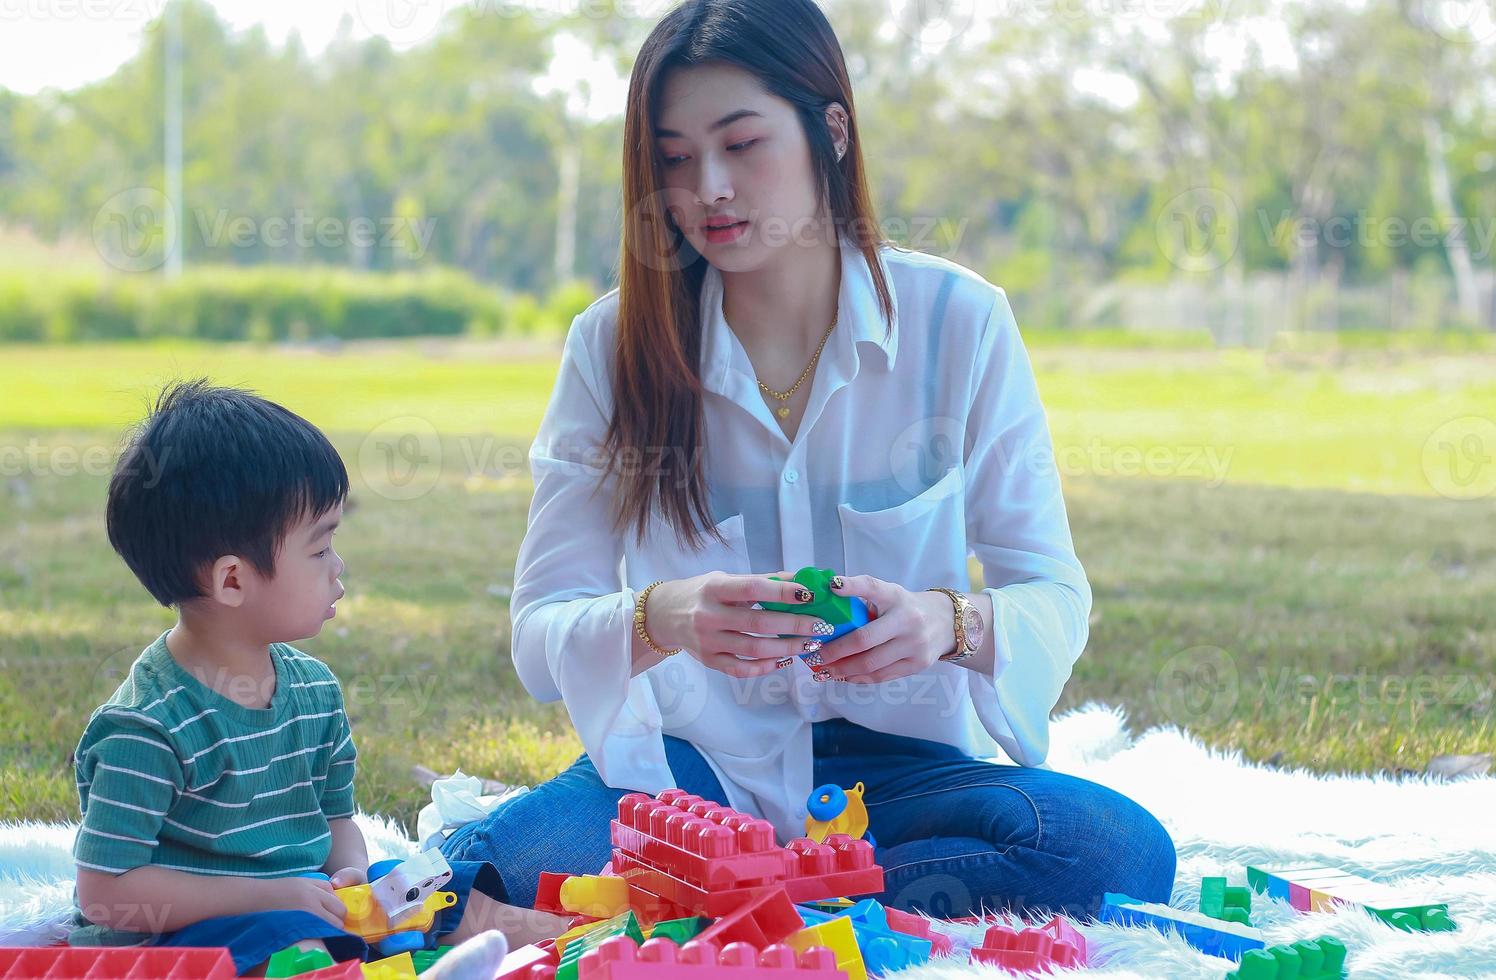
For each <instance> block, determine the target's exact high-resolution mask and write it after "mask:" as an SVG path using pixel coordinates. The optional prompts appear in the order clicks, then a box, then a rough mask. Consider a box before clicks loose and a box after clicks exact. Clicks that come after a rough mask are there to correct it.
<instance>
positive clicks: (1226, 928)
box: [1099, 892, 1266, 960]
mask: <svg viewBox="0 0 1496 980" xmlns="http://www.w3.org/2000/svg"><path fill="white" fill-rule="evenodd" d="M1099 918H1100V919H1101V921H1103V922H1111V923H1115V924H1117V925H1133V926H1149V927H1151V928H1154V929H1158V930H1159V931H1161V932H1172V933H1174V934H1176V935H1178V936H1179V937H1180V938H1181V939H1183V940H1184V941H1185V942H1187V943H1189V944H1190V945H1191V946H1193V947H1195V948H1196V949H1198V950H1199V951H1200V952H1202V953H1208V954H1210V955H1211V956H1224V957H1226V958H1227V959H1232V960H1240V959H1241V958H1242V957H1243V956H1245V955H1246V953H1247V951H1249V950H1253V949H1263V948H1265V946H1266V943H1264V942H1263V940H1262V931H1261V930H1260V929H1254V928H1252V927H1251V926H1246V925H1242V924H1241V923H1237V922H1226V921H1224V920H1220V919H1212V918H1210V917H1209V916H1206V915H1201V914H1200V913H1198V912H1186V911H1184V910H1183V909H1176V908H1172V907H1170V906H1168V905H1160V904H1158V903H1157V902H1144V901H1140V900H1138V899H1136V898H1132V897H1130V896H1128V895H1121V894H1118V893H1116V892H1107V893H1106V894H1105V896H1103V898H1102V902H1101V915H1100V916H1099Z"/></svg>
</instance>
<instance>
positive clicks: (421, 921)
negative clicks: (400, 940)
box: [333, 885, 457, 943]
mask: <svg viewBox="0 0 1496 980" xmlns="http://www.w3.org/2000/svg"><path fill="white" fill-rule="evenodd" d="M333 894H335V895H337V896H338V898H340V899H342V900H343V904H344V905H345V906H346V907H347V908H348V915H347V916H346V917H345V918H344V919H343V929H344V930H345V931H347V932H351V933H355V934H357V935H359V936H362V937H363V938H364V941H365V942H367V943H377V942H379V940H381V939H383V938H385V937H386V936H393V935H394V934H395V933H397V932H427V931H428V930H430V929H431V926H432V923H434V922H435V921H436V913H438V912H440V911H441V910H442V909H444V908H449V907H451V906H453V905H456V904H457V893H456V892H432V893H431V894H430V895H427V896H426V902H425V904H424V905H422V906H421V908H420V909H419V910H418V911H416V912H414V913H412V914H411V915H408V916H406V917H405V918H403V919H401V920H400V921H399V922H395V923H392V922H390V920H389V917H388V916H386V915H385V914H384V909H383V908H381V907H380V905H379V903H378V902H376V901H375V900H374V894H373V893H372V892H371V891H370V890H369V886H368V885H349V886H348V887H347V888H339V889H338V890H337V891H336V892H334V893H333Z"/></svg>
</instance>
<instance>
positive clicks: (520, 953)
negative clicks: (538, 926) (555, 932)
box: [494, 939, 561, 980]
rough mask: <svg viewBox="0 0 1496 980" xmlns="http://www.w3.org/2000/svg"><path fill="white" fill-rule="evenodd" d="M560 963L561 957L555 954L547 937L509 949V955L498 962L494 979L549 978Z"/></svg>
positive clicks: (525, 979) (548, 979) (544, 979)
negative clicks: (534, 943)
mask: <svg viewBox="0 0 1496 980" xmlns="http://www.w3.org/2000/svg"><path fill="white" fill-rule="evenodd" d="M560 963H561V958H560V957H559V956H557V955H556V949H555V946H554V945H553V944H552V942H551V941H550V940H549V939H547V940H546V941H545V942H544V943H539V944H536V945H534V946H521V947H520V948H519V949H515V950H510V952H509V955H508V956H506V957H504V962H502V963H500V964H499V972H498V974H497V975H495V976H494V980H542V978H543V980H551V978H552V977H554V976H555V975H556V967H557V966H559V965H560ZM547 971H549V972H547Z"/></svg>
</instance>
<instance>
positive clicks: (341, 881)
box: [332, 868, 369, 888]
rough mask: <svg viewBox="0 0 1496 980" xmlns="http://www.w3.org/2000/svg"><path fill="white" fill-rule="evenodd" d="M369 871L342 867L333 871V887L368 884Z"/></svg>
mask: <svg viewBox="0 0 1496 980" xmlns="http://www.w3.org/2000/svg"><path fill="white" fill-rule="evenodd" d="M368 883H369V873H368V872H367V871H365V870H363V869H362V868H342V869H340V870H338V871H334V872H333V873H332V887H333V888H347V887H348V886H349V885H367V884H368Z"/></svg>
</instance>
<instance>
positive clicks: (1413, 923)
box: [1363, 903, 1455, 932]
mask: <svg viewBox="0 0 1496 980" xmlns="http://www.w3.org/2000/svg"><path fill="white" fill-rule="evenodd" d="M1363 907H1364V908H1365V909H1366V911H1368V912H1370V913H1371V914H1372V915H1374V916H1376V917H1377V918H1378V919H1381V920H1382V921H1383V922H1385V923H1387V924H1388V925H1391V926H1395V927H1396V928H1398V929H1401V930H1403V931H1404V932H1449V931H1450V930H1451V929H1453V928H1454V927H1455V926H1454V920H1453V919H1451V918H1450V917H1449V906H1447V905H1445V904H1443V903H1439V904H1436V905H1408V906H1403V907H1401V908H1395V909H1379V908H1376V907H1375V906H1372V905H1368V904H1365V903H1363Z"/></svg>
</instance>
